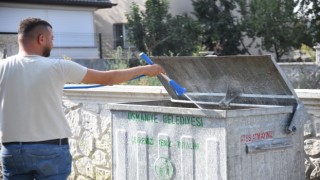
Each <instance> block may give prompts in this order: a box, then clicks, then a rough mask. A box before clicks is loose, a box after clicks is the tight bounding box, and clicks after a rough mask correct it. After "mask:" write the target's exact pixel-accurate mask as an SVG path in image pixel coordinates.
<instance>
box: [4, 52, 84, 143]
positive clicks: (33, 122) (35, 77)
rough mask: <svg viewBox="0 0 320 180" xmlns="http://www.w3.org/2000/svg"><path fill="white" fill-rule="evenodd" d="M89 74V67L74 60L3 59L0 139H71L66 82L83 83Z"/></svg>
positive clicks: (23, 140) (5, 140) (15, 57)
mask: <svg viewBox="0 0 320 180" xmlns="http://www.w3.org/2000/svg"><path fill="white" fill-rule="evenodd" d="M86 72H87V68H86V67H84V66H81V65H80V64H77V63H75V62H73V61H70V60H61V59H59V60H58V59H49V58H45V57H42V56H19V55H16V56H12V57H9V58H7V59H5V60H0V137H1V139H0V140H1V141H2V142H16V141H19V142H28V141H44V140H49V139H57V138H65V137H70V136H71V130H70V127H69V125H68V123H67V121H66V118H65V115H64V113H63V110H62V95H63V87H64V85H65V83H67V82H73V83H79V82H81V80H82V79H83V78H84V76H85V74H86Z"/></svg>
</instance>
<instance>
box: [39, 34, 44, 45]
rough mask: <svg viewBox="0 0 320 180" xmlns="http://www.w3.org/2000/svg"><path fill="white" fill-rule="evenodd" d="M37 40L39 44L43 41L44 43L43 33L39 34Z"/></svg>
mask: <svg viewBox="0 0 320 180" xmlns="http://www.w3.org/2000/svg"><path fill="white" fill-rule="evenodd" d="M37 40H38V43H39V44H44V43H45V37H44V35H43V34H39V35H38V39H37Z"/></svg>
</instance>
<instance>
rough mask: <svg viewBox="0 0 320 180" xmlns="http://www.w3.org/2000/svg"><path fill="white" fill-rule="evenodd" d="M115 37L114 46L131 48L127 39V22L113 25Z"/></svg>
mask: <svg viewBox="0 0 320 180" xmlns="http://www.w3.org/2000/svg"><path fill="white" fill-rule="evenodd" d="M113 39H114V45H113V46H114V48H117V47H119V46H120V47H122V48H129V47H130V44H129V42H127V40H126V24H114V25H113Z"/></svg>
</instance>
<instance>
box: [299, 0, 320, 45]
mask: <svg viewBox="0 0 320 180" xmlns="http://www.w3.org/2000/svg"><path fill="white" fill-rule="evenodd" d="M299 9H300V13H301V15H302V16H303V18H304V19H306V20H307V22H308V25H309V28H308V33H309V34H310V35H311V38H312V40H311V42H312V44H316V43H320V1H319V0H301V1H300V8H299ZM310 46H311V45H310Z"/></svg>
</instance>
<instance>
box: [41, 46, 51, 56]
mask: <svg viewBox="0 0 320 180" xmlns="http://www.w3.org/2000/svg"><path fill="white" fill-rule="evenodd" d="M50 52H51V48H49V47H45V48H44V49H43V52H42V56H43V57H49V56H50Z"/></svg>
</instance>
